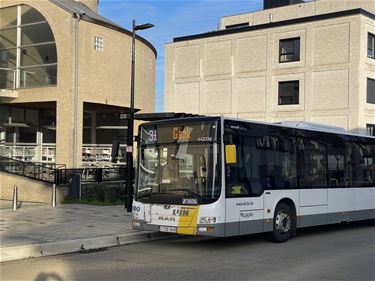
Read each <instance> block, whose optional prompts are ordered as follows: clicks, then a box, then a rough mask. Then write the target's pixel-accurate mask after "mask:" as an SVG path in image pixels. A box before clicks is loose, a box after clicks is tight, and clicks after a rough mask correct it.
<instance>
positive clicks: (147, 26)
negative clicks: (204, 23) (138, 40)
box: [134, 23, 154, 30]
mask: <svg viewBox="0 0 375 281" xmlns="http://www.w3.org/2000/svg"><path fill="white" fill-rule="evenodd" d="M151 27H154V25H153V24H152V23H145V24H139V25H136V26H135V27H134V30H144V29H149V28H151Z"/></svg>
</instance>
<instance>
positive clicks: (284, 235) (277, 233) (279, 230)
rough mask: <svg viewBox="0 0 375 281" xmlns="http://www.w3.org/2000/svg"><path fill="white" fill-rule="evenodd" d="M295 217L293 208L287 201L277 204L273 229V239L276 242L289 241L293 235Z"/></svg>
mask: <svg viewBox="0 0 375 281" xmlns="http://www.w3.org/2000/svg"><path fill="white" fill-rule="evenodd" d="M294 224H295V218H294V215H293V211H292V208H291V207H290V206H289V205H288V204H286V203H283V202H281V203H279V204H277V206H276V210H275V214H274V217H273V231H272V233H271V240H272V241H273V242H276V243H283V242H286V241H288V239H289V238H290V237H291V236H292V234H293V230H294V227H295V225H294Z"/></svg>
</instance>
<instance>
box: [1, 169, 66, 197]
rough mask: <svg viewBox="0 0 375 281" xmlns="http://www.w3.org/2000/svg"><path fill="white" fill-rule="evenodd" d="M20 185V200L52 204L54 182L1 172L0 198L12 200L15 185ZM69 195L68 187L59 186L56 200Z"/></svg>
mask: <svg viewBox="0 0 375 281" xmlns="http://www.w3.org/2000/svg"><path fill="white" fill-rule="evenodd" d="M15 185H17V187H18V200H19V201H26V202H43V203H47V204H51V199H52V184H47V183H44V182H42V181H37V180H32V179H29V178H25V177H21V176H17V175H13V174H9V173H5V172H0V199H2V200H12V199H13V189H14V186H15ZM67 195H68V188H67V187H57V190H56V201H57V202H58V203H61V202H62V200H63V199H64V198H65V196H67Z"/></svg>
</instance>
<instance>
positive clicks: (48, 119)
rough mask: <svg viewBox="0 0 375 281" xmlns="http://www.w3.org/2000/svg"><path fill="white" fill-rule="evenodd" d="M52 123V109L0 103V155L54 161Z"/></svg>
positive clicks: (54, 137) (54, 113)
mask: <svg viewBox="0 0 375 281" xmlns="http://www.w3.org/2000/svg"><path fill="white" fill-rule="evenodd" d="M55 123H56V112H55V109H48V110H38V109H31V108H21V107H15V106H8V105H0V155H2V156H5V157H10V158H14V159H18V160H22V161H33V162H46V163H53V162H55V150H56V127H55ZM47 152H48V155H46V153H47Z"/></svg>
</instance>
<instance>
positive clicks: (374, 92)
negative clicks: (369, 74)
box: [367, 78, 375, 104]
mask: <svg viewBox="0 0 375 281" xmlns="http://www.w3.org/2000/svg"><path fill="white" fill-rule="evenodd" d="M367 103H372V104H375V80H374V79H371V78H367Z"/></svg>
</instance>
